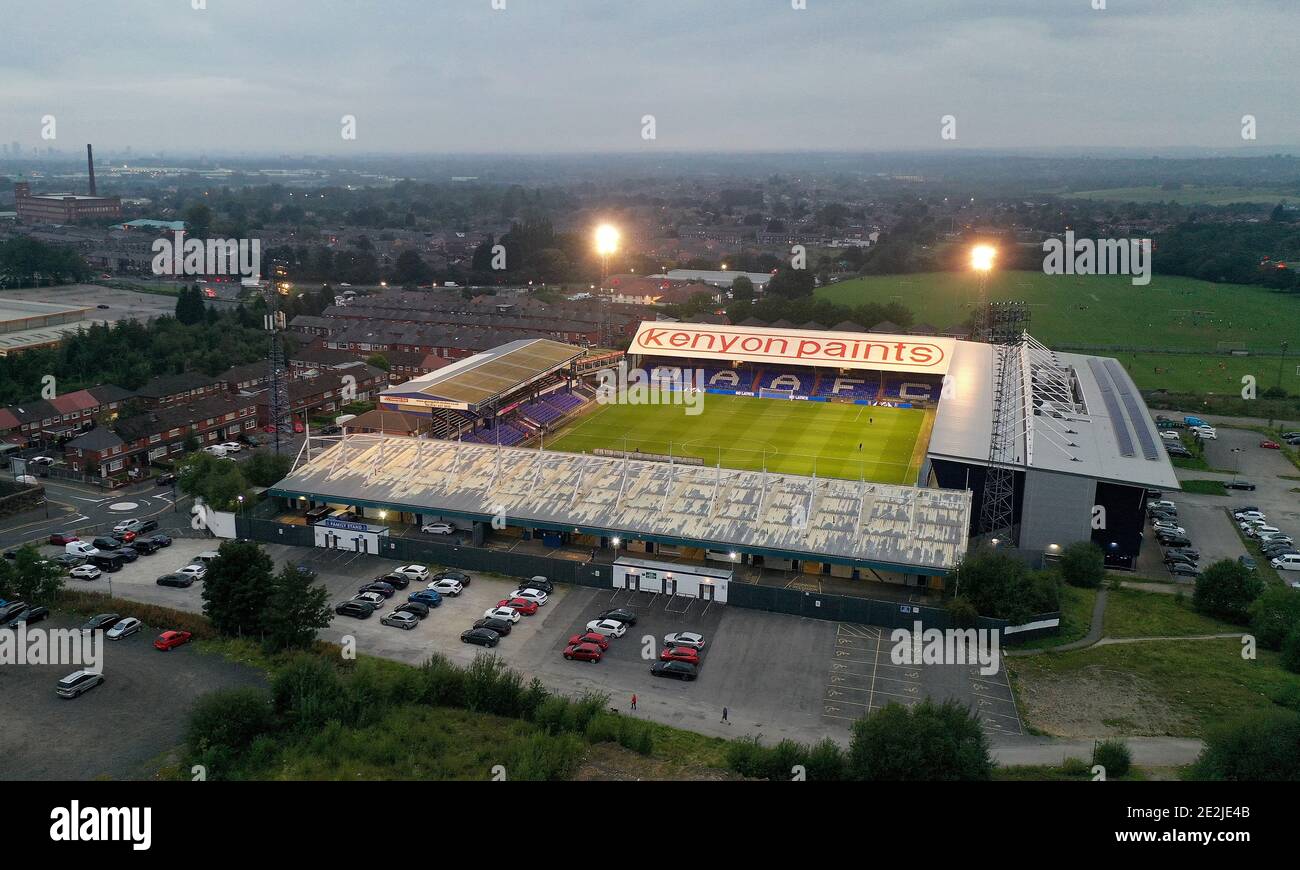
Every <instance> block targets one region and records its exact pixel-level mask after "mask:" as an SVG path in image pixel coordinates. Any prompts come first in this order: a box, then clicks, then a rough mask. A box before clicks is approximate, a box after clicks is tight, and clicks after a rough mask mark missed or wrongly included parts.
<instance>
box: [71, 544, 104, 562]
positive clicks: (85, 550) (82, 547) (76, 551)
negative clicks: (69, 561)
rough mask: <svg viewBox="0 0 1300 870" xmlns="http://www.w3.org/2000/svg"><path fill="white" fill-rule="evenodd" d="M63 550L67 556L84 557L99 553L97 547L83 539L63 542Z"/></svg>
mask: <svg viewBox="0 0 1300 870" xmlns="http://www.w3.org/2000/svg"><path fill="white" fill-rule="evenodd" d="M63 552H64V553H66V554H67V555H69V556H81V557H82V558H86V559H88V558H90V557H91V556H98V555H99V549H98V548H97V547H93V546H91V545H90V544H87V543H86V542H85V541H73V542H72V543H70V544H64V545H63Z"/></svg>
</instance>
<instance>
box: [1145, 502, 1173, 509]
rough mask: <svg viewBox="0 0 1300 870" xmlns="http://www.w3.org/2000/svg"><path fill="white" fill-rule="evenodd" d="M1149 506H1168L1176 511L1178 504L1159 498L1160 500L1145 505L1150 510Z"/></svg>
mask: <svg viewBox="0 0 1300 870" xmlns="http://www.w3.org/2000/svg"><path fill="white" fill-rule="evenodd" d="M1151 508H1168V509H1169V510H1171V511H1176V510H1178V505H1176V504H1174V503H1173V502H1171V501H1166V500H1161V501H1153V502H1150V503H1149V504H1148V505H1147V509H1148V510H1150V509H1151Z"/></svg>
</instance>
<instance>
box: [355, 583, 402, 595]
mask: <svg viewBox="0 0 1300 870" xmlns="http://www.w3.org/2000/svg"><path fill="white" fill-rule="evenodd" d="M357 592H377V593H378V594H380V595H382V596H384V597H385V598H392V597H393V595H394V594H396V592H397V590H396V589H395V588H394V587H393V585H392V584H391V583H384V582H382V581H375V582H373V583H367V584H366V585H365V586H362V587H361V588H360V589H358V590H357Z"/></svg>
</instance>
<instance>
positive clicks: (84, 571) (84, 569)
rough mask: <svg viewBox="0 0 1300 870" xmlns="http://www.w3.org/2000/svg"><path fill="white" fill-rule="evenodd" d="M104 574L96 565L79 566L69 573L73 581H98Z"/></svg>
mask: <svg viewBox="0 0 1300 870" xmlns="http://www.w3.org/2000/svg"><path fill="white" fill-rule="evenodd" d="M102 573H103V572H102V571H100V570H99V569H98V568H96V567H95V566H94V565H78V566H77V567H75V568H73V569H72V570H71V571H69V572H68V576H69V577H71V578H72V579H73V580H98V579H99V575H100V574H102Z"/></svg>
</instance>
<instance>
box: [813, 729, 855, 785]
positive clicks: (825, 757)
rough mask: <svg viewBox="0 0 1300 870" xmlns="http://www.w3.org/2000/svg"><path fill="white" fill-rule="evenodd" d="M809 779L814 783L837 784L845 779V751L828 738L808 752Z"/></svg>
mask: <svg viewBox="0 0 1300 870" xmlns="http://www.w3.org/2000/svg"><path fill="white" fill-rule="evenodd" d="M807 763H808V779H809V780H811V781H813V782H837V781H839V780H841V779H844V776H845V770H844V768H845V764H846V763H847V762H846V759H845V757H844V750H843V749H841V748H840V745H839V744H838V743H836V742H835V741H834V740H832V739H830V738H829V737H827V738H826V739H824V740H822V741H821V742H819V743H816V744H814V745H813V748H812V749H811V750H809V752H808V762H807Z"/></svg>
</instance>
